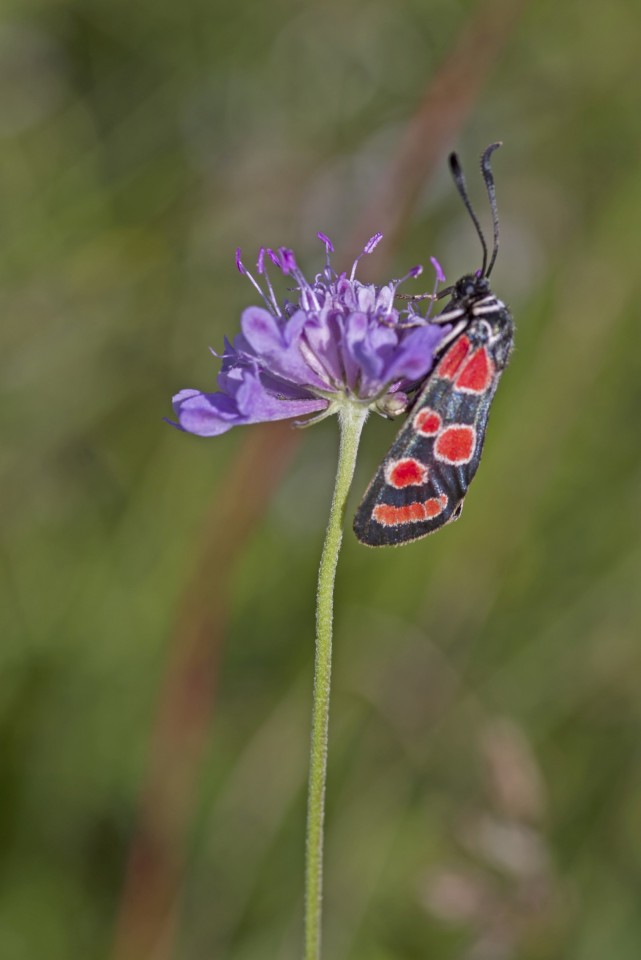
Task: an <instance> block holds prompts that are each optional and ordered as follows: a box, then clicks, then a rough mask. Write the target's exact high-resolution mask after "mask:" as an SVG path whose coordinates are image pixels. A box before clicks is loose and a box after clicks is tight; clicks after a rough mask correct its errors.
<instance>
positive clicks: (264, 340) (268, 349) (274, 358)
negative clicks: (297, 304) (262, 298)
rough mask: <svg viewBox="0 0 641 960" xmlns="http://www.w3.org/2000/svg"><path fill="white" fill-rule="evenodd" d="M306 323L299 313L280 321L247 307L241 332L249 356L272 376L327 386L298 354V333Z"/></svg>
mask: <svg viewBox="0 0 641 960" xmlns="http://www.w3.org/2000/svg"><path fill="white" fill-rule="evenodd" d="M305 321H306V316H305V313H304V312H303V311H302V310H298V311H297V312H296V313H295V314H294V315H293V316H292V317H290V318H289V319H288V320H285V321H281V320H278V319H277V318H276V317H274V316H272V314H271V313H269V311H268V310H264V309H263V308H262V307H248V308H247V310H245V311H243V315H242V317H241V329H242V331H243V337H244V339H245V341H246V342H247V344H248V345H249V347H250V349H251V351H252V353H253V354H254V355H255V356H256V357H257V358H259V359H260V360H261V361H262V365H263V366H265V367H267V368H269V369H270V370H271V371H272V372H273V373H276V374H278V375H279V376H281V377H284V378H285V379H286V380H291V381H293V382H294V383H298V384H301V385H306V384H313V385H315V386H318V387H321V386H326V384H323V383H322V381H321V380H319V378H318V377H317V375H316V374H315V373H314V372H313V370H311V369H310V367H309V366H308V364H307V363H306V362H305V359H304V357H303V355H302V353H301V351H300V345H299V344H300V333H301V330H302V328H303V326H304V324H305Z"/></svg>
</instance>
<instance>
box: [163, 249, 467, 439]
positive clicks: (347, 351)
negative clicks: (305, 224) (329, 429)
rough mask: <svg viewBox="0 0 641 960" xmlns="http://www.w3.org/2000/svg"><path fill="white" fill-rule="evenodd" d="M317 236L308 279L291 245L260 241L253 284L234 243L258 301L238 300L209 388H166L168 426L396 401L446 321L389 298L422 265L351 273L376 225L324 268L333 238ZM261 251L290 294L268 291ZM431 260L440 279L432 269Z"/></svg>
mask: <svg viewBox="0 0 641 960" xmlns="http://www.w3.org/2000/svg"><path fill="white" fill-rule="evenodd" d="M318 237H319V239H320V240H321V241H322V242H323V243H324V244H325V249H326V254H327V258H326V264H325V268H324V270H323V271H322V273H319V274H318V275H317V276H316V278H315V280H314V282H313V283H310V282H309V281H308V280H307V279H306V278H305V276H304V275H303V273H302V272H301V270H300V268H299V267H298V265H297V263H296V259H295V257H294V254H293V252H292V251H291V250H287V249H285V248H282V247H281V248H280V249H279V250H278V251H277V252H275V251H273V250H270V249H268V248H267V249H265V248H261V250H260V253H259V256H258V263H257V270H258V275H259V276H260V277H262V280H263V286H261V284H259V283H258V282H257V281H256V279H255V278H254V277H253V276H252V274H250V273H249V272H248V271H247V270H246V269H245V267H244V265H243V263H242V261H241V259H240V251H238V252H237V254H236V264H237V266H238V269H239V270H240V272H241V273H242V274H243V275H244V276H246V277H247V278H248V279H249V280H250V281H251V283H252V284H253V285H254V287H255V288H256V290H257V291H258V293H259V294H260V296H261V298H262V300H263V302H264V306H260V307H257V306H254V307H248V308H247V309H246V310H245V311H244V312H243V315H242V317H241V323H240V325H241V333H240V334H238V335H237V336H236V337H235V339H234V342H233V344H232V343H230V342H229V341H228V340H227V339H225V349H224V352H223V354H222V368H221V371H220V373H219V375H218V387H219V389H218V391H217V392H215V393H202V392H201V391H200V390H181V391H180V393H177V394H176V396H175V397H174V398H173V404H174V410H175V413H176V418H177V423H173V426H176V427H178V428H179V429H181V430H186V431H188V432H189V433H195V434H198V435H199V436H201V437H213V436H216V435H217V434H219V433H224V432H225V431H226V430H229V429H230V428H231V427H235V426H238V425H239V424H244V423H259V422H262V421H265V420H282V419H285V418H287V417H297V418H299V417H302V416H305V415H306V414H315V416H314V417H312V418H311V420H317V419H321V418H322V417H324V416H327V415H329V414H330V413H335V412H336V411H337V410H338V409H339V407H340V405H341V404H343V403H358V404H362V405H365V406H367V407H369V408H370V409H374V410H377V411H378V412H379V413H383V414H385V415H392V414H396V413H400V412H401V411H402V410H404V409H405V408H406V406H407V403H408V397H407V394H408V392H409V391H411V390H412V389H413V388H415V387H416V386H417V385H418V384H419V383H420V381H421V380H422V379H423V378H424V377H425V376H426V374H427V373H429V371H430V369H431V367H432V364H433V362H434V350H435V348H436V347H437V346H438V344H439V342H440V340H441V338H442V336H443V335H444V334H445V333H446V332H447V330H449V327H447V326H443V325H438V324H435V323H430V322H429V321H428V319H427V317H422V316H420V315H419V314H418V313H417V312H416V310H415V307H414V304H413V303H412V302H409V303H408V305H407V306H406V307H404V308H403V309H399V308H398V307H396V306H395V305H394V298H395V296H396V290H397V287H398V286H399V284H400V283H402V280H405V279H407V278H408V277H417V276H418V275H419V274H420V273H421V272H422V267H414V268H413V269H412V270H410V271H409V273H408V274H407V276H406V277H403V278H402V280H392V281H391V282H390V283H388V284H387V285H386V286H382V287H378V286H375V285H374V284H365V283H361V282H360V281H358V280H356V279H355V274H356V267H357V265H358V261H359V260H360V259H361V257H362V256H364V255H365V254H368V253H371V252H372V251H373V250H374V249H375V247H376V246H377V245H378V243H379V242H380V240H381V239H382V234H380V233H377V234H375V235H374V236H373V237H372V238H371V239H370V240H369V241H368V243H367V244H366V246H365V248H364V249H363V252H362V254H361V255H360V257H357V259H356V260H355V261H354V265H353V267H352V270H351V273H350V274H349V276H348V275H347V274H345V273H342V274H337V273H336V272H335V271H334V270H333V269H332V266H331V263H330V254H331V253H332V252H333V249H334V248H333V246H332V244H331V242H330V240H329V239H328V238H327V237H326V236H325V235H324V234H322V233H319V234H318ZM266 257H268V258H269V259H270V260H271V261H272V262H273V263H274V264H275V265H276V267H277V268H278V269H279V270H280V271H281V272H282V273H283V274H284V275H285V276H286V277H291V278H292V279H293V280H294V282H295V284H296V286H295V288H294V292H295V299H294V300H293V301H289V300H285V301H283V302H281V303H279V301H278V300H277V299H276V294H275V292H274V289H273V287H272V284H271V281H270V278H269V276H268V273H267V269H266V264H265V259H266ZM432 262H433V264H434V266H435V269H436V273H437V280H441V279H442V271H441V269H440V267H439V266H438V264H437V263H436V261H434V260H433V261H432ZM263 287H264V289H263ZM428 315H429V314H428ZM311 420H308V421H306V422H311ZM169 422H170V423H172V421H169Z"/></svg>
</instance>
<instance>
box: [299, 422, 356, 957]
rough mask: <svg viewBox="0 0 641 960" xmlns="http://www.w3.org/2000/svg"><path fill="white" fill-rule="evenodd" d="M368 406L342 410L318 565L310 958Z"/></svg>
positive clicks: (317, 918)
mask: <svg viewBox="0 0 641 960" xmlns="http://www.w3.org/2000/svg"><path fill="white" fill-rule="evenodd" d="M366 419H367V408H366V407H361V406H358V405H356V404H349V405H348V404H345V406H343V407H342V408H341V410H340V412H339V423H340V448H339V454H338V469H337V472H336V485H335V487H334V496H333V498H332V506H331V509H330V513H329V523H328V525H327V533H326V535H325V543H324V545H323V553H322V556H321V562H320V568H319V571H318V593H317V597H316V658H315V663H314V698H313V707H312V738H311V749H310V763H309V792H308V798H307V858H306V866H305V960H320V943H321V917H322V900H323V823H324V820H325V780H326V777H327V736H328V729H329V695H330V685H331V670H332V622H333V613H334V583H335V580H336V566H337V564H338V554H339V552H340V548H341V541H342V539H343V518H344V516H345V504H346V502H347V495H348V494H349V489H350V486H351V483H352V477H353V476H354V467H355V466H356V454H357V452H358V444H359V440H360V437H361V431H362V429H363V425H364V423H365V420H366Z"/></svg>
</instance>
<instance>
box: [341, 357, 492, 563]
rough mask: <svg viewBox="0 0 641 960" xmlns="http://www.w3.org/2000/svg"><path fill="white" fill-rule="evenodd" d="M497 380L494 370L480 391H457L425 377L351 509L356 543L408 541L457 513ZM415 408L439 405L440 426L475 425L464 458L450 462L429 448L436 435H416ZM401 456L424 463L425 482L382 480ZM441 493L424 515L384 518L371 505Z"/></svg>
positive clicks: (394, 503)
mask: <svg viewBox="0 0 641 960" xmlns="http://www.w3.org/2000/svg"><path fill="white" fill-rule="evenodd" d="M498 380H499V375H498V374H496V375H495V376H494V381H493V383H492V385H491V387H490V388H489V389H488V390H486V391H485V393H484V394H483V395H482V396H480V397H477V396H472V395H468V394H463V393H458V392H457V391H456V390H454V387H453V383H452V381H451V380H442V379H440V378H437V377H434V378H433V379H430V380H428V382H427V385H426V386H425V388H424V389H423V391H422V393H421V394H420V395H419V397H418V398H417V400H416V403H415V404H414V405H413V407H412V410H411V412H410V414H409V416H408V419H407V421H406V423H405V425H404V426H403V427H402V429H401V430H400V432H399V434H398V436H397V437H396V440H395V441H394V443H393V444H392V446H391V448H390V450H389V453H388V454H387V456H386V457H385V460H384V461H383V463H382V464H381V466H380V467H379V469H378V470H377V471H376V474H375V476H374V479H373V480H372V482H371V483H370V485H369V487H368V488H367V490H366V491H365V496H364V497H363V500H362V502H361V504H360V506H359V508H358V510H357V512H356V516H355V517H354V533H355V534H356V536H357V537H358V539H359V540H360V541H361V543H364V544H366V545H368V546H372V547H378V546H388V545H395V544H400V543H409V542H410V541H411V540H419V539H420V538H421V537H425V536H426V535H427V534H428V533H434V532H435V531H436V530H439V529H440V528H441V527H442V526H444V525H445V524H446V523H449V522H451V521H452V520H456V519H458V516H459V515H460V512H461V508H462V503H463V499H464V497H465V494H466V493H467V488H468V487H469V485H470V483H471V482H472V479H473V477H474V474H475V473H476V471H477V468H478V465H479V461H480V459H481V453H482V450H483V442H484V439H485V428H486V426H487V420H488V416H489V412H490V405H491V403H492V398H493V396H494V393H495V391H496V387H497V385H498ZM421 410H438V411H440V412H441V416H442V418H443V425H444V426H448V425H451V424H464V425H470V426H473V427H474V428H475V431H476V437H477V441H476V445H475V448H474V453H473V455H472V457H471V459H470V460H469V461H468V462H467V463H464V464H460V465H458V466H456V465H453V464H449V463H442V462H440V461H439V460H437V459H436V457H435V456H434V453H433V449H434V443H435V439H436V438H435V437H424V436H421V435H419V434H417V432H416V430H415V429H414V418H415V417H416V415H417V414H418V413H419V412H420V411H421ZM405 458H408V459H413V460H417V461H418V462H419V463H422V464H424V465H425V466H426V467H427V469H428V478H427V482H426V483H425V484H422V485H420V486H419V485H412V486H406V487H402V488H400V489H397V488H395V487H393V486H391V485H390V484H389V483H388V481H387V473H388V471H389V464H390V463H394V462H396V461H399V460H403V459H405ZM444 497H446V498H447V500H446V501H445V506H444V507H443V509H442V510H441V511H440V512H439V513H438V515H436V516H434V517H431V518H428V519H425V520H417V521H410V522H407V521H405V522H402V523H401V522H397V523H394V522H391V523H389V524H385V523H379V522H377V521H376V520H375V519H374V515H375V514H374V511H375V509H376V507H378V506H380V505H389V506H393V507H408V506H410V505H411V504H415V503H425V502H427V501H428V500H437V501H439V500H440V499H441V498H444ZM441 502H443V501H441Z"/></svg>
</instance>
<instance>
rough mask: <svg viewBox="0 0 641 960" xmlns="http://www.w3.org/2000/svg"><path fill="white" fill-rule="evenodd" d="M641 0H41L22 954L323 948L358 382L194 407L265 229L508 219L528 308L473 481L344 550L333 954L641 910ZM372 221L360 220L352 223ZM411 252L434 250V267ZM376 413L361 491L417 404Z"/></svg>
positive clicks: (5, 130) (397, 954)
mask: <svg viewBox="0 0 641 960" xmlns="http://www.w3.org/2000/svg"><path fill="white" fill-rule="evenodd" d="M640 46H641V11H640V9H639V5H638V3H637V2H636V0H610V2H608V3H607V4H604V3H602V2H598V0H581V2H579V0H568V2H565V3H558V2H552V0H540V2H539V0H537V2H536V3H534V2H532V3H530V4H527V3H525V2H521V3H517V2H516V0H513V2H509V3H505V2H503V0H500V2H499V0H485V2H483V0H478V2H467V0H466V2H462V0H461V2H452V0H448V2H444V0H405V2H402V3H399V2H398V0H372V2H366V0H341V2H333V0H330V2H327V3H316V4H314V3H312V2H309V0H302V2H301V0H299V2H295V0H277V2H275V3H269V4H267V3H264V2H258V0H245V2H242V3H231V2H223V0H219V2H217V3H205V2H203V0H182V2H181V3H172V2H168V0H153V2H152V0H138V2H136V3H126V2H123V0H46V2H45V0H19V2H12V0H7V2H6V3H5V4H3V9H2V13H1V19H0V237H1V242H2V255H1V256H0V274H1V283H0V297H1V300H2V322H1V325H0V338H1V339H0V343H1V348H0V365H1V367H2V388H1V389H2V398H3V399H2V406H1V412H0V417H1V418H2V443H1V445H0V474H1V481H2V497H1V499H0V511H1V513H2V524H1V525H2V532H1V553H0V558H1V559H0V562H1V569H2V583H1V587H0V590H1V595H0V631H1V642H0V660H1V668H0V856H1V863H0V956H1V957H2V958H7V960H36V958H42V957H46V958H47V960H69V958H79V957H82V958H83V960H99V958H100V960H103V958H108V960H171V958H179V957H180V958H181V960H205V958H207V960H211V958H216V960H232V958H233V960H263V958H266V957H270V958H273V960H276V958H278V960H290V958H296V957H298V956H300V942H301V929H302V924H301V917H302V896H301V877H302V864H303V834H304V807H305V787H306V775H307V759H306V749H307V742H308V731H309V699H310V689H311V668H312V654H313V650H312V646H313V610H314V586H315V575H316V568H317V562H318V557H319V550H320V544H321V540H322V536H323V529H324V520H325V517H326V513H327V507H328V501H329V497H330V490H331V484H332V470H333V466H334V463H335V455H336V444H337V437H336V424H335V423H334V422H332V421H329V422H325V423H323V424H321V425H319V426H318V427H316V428H314V429H313V430H310V431H304V432H302V433H301V432H297V431H294V430H292V429H291V428H290V427H289V425H284V426H282V427H279V426H273V425H272V426H268V427H265V428H262V427H252V428H248V429H247V430H245V431H244V432H243V431H240V430H239V431H235V432H231V433H229V434H227V435H225V436H223V437H220V438H217V439H215V440H208V441H207V440H199V439H197V438H193V437H189V436H187V435H182V434H180V433H178V432H175V431H173V430H172V429H171V428H170V427H168V426H166V425H165V424H164V423H163V422H162V419H161V418H162V416H163V415H167V414H169V413H170V405H169V401H170V396H171V394H172V393H174V392H176V391H177V390H178V389H181V388H183V387H187V386H195V387H200V388H211V387H212V386H213V384H214V382H215V375H216V371H217V364H216V361H215V360H214V358H213V357H212V356H211V355H210V353H209V350H208V347H209V346H210V345H211V346H213V347H215V348H220V346H221V344H222V338H223V335H224V334H225V333H227V334H233V333H234V332H235V330H236V329H237V327H238V318H239V314H240V311H241V309H242V308H243V306H245V305H247V304H249V303H251V302H254V296H253V292H252V289H251V288H250V287H249V286H248V284H247V282H246V281H245V280H244V279H243V278H242V277H240V276H239V274H238V273H237V272H236V270H235V267H234V260H233V253H234V249H235V248H236V246H241V247H242V248H243V250H244V251H245V255H246V257H247V259H248V260H251V259H252V257H253V251H254V250H256V248H257V247H258V246H259V245H261V244H269V245H273V246H276V245H279V244H286V245H289V246H293V247H295V248H296V250H297V252H298V256H299V260H300V261H301V262H303V263H304V264H305V265H306V268H307V269H308V271H309V272H312V273H313V272H314V270H315V268H316V267H317V265H318V264H320V263H321V261H322V250H321V249H320V245H319V244H318V242H317V241H316V240H315V239H314V238H315V234H316V231H317V230H323V231H325V232H326V233H328V234H329V235H330V236H332V237H333V239H334V241H335V243H336V245H337V247H338V248H339V251H340V253H339V254H338V261H339V262H343V263H344V264H345V265H347V264H348V262H349V258H350V257H351V256H352V255H353V253H354V252H356V251H357V249H358V248H360V247H361V246H362V244H363V243H364V241H365V240H366V239H367V237H368V236H369V234H370V233H372V232H373V231H374V230H375V229H377V228H380V229H382V230H384V231H385V232H386V234H387V237H386V242H385V244H384V245H382V247H381V248H380V249H379V251H377V254H376V258H378V259H375V258H372V262H371V263H369V264H368V269H370V268H371V270H372V273H371V274H370V275H369V276H370V277H372V278H373V277H374V276H378V277H379V279H383V278H384V277H386V276H389V275H396V276H398V275H399V274H401V273H403V272H405V270H406V269H407V268H408V267H409V266H411V265H413V264H414V263H416V262H421V261H422V262H427V259H428V257H429V256H430V255H431V254H436V255H437V256H438V257H439V259H440V260H441V262H442V263H443V265H444V268H445V270H446V272H447V274H448V277H449V278H455V277H456V276H457V275H459V274H460V273H462V272H465V271H467V270H469V269H470V268H471V267H472V268H474V267H476V266H477V265H478V263H479V250H478V244H477V241H476V239H475V236H474V233H473V230H472V228H471V225H470V223H469V221H468V220H467V218H466V216H465V213H464V211H463V209H462V205H461V204H460V201H459V200H458V198H457V196H456V194H455V191H454V189H453V187H452V184H451V181H450V180H449V177H448V174H447V169H446V163H445V158H446V156H447V152H448V151H449V150H450V149H452V148H454V147H456V148H457V149H458V150H459V151H460V152H461V155H462V158H463V160H464V163H465V165H466V168H467V173H468V182H469V183H470V189H471V192H472V195H473V197H474V198H475V199H476V201H477V204H478V206H479V209H480V211H481V216H482V218H483V220H484V223H485V224H486V225H487V224H488V216H487V210H486V207H485V205H484V204H485V199H484V192H483V189H482V184H481V182H480V178H479V177H478V175H477V166H476V164H477V159H478V156H479V154H480V152H481V150H482V149H483V148H484V147H485V146H486V145H487V144H488V143H489V142H491V141H492V140H495V139H502V140H503V141H504V144H505V145H504V147H503V149H502V150H501V151H500V152H499V153H498V154H496V156H495V164H494V166H495V172H496V177H497V185H498V196H499V205H500V210H501V214H502V228H503V246H502V250H501V254H500V257H499V262H498V265H497V268H496V271H495V274H494V287H495V290H496V292H497V293H498V294H499V295H500V296H501V297H502V298H503V299H505V300H507V301H508V302H509V303H510V304H511V307H512V309H513V312H514V315H515V318H516V321H517V326H518V340H517V350H516V352H515V355H514V358H513V362H512V364H511V366H510V368H509V370H508V371H507V373H506V374H505V376H504V378H503V382H502V385H501V389H500V391H499V394H498V397H497V399H496V403H495V408H494V413H493V417H492V421H491V424H490V430H489V436H488V442H487V445H486V452H485V455H484V460H483V464H482V467H481V470H480V471H479V475H478V478H477V479H476V481H475V483H474V486H473V488H472V491H471V494H470V496H469V498H468V502H467V504H466V507H465V511H464V515H463V518H462V520H461V521H460V522H459V523H457V524H455V525H453V526H452V527H450V528H448V529H446V530H445V531H443V532H442V533H440V534H439V535H438V536H437V537H434V538H430V539H428V540H425V541H421V542H418V543H416V544H413V545H410V546H407V547H405V548H403V549H399V550H389V551H368V550H366V549H364V548H362V547H360V546H359V545H358V544H357V542H356V541H355V539H354V538H353V537H352V535H351V534H348V535H347V537H346V540H345V546H344V552H343V556H342V560H341V565H340V568H339V579H338V596H337V611H336V637H335V680H334V696H333V715H332V727H331V756H330V769H329V807H328V824H327V826H328V835H327V868H326V883H327V894H326V924H325V948H326V952H325V956H326V957H327V958H328V960H330V958H331V960H347V958H349V960H424V958H428V957H431V958H438V960H512V958H523V960H529V958H532V960H534V958H537V960H543V958H550V960H551V958H558V957H564V958H567V960H570V958H573V960H593V958H594V960H602V958H604V957H616V960H628V958H630V960H633V958H634V960H637V958H638V957H639V955H640V954H641V910H640V909H639V900H640V897H641V892H640V891H641V746H640V745H641V695H640V687H641V637H640V628H641V589H640V583H641V542H640V533H641V530H640V488H641V443H640V430H639V425H640V411H641V317H640V310H639V302H640V300H641V271H640V270H639V248H640V245H641V67H640V66H639V48H640ZM341 258H342V260H341ZM416 289H417V290H419V289H420V286H419V283H418V282H417V284H416ZM394 430H395V427H394V425H393V424H389V423H386V422H384V421H382V420H376V422H374V421H372V422H371V423H370V424H369V425H368V428H367V431H366V436H365V440H364V445H363V450H362V454H361V458H360V465H359V469H358V474H357V478H356V483H355V490H354V504H356V503H357V501H358V497H359V495H360V493H361V492H362V490H363V489H364V487H365V485H366V483H367V482H368V480H369V477H370V475H371V473H372V472H373V470H374V467H375V465H376V464H377V462H378V461H379V459H380V457H381V456H382V454H383V452H384V450H385V449H386V447H387V445H388V444H389V442H390V440H391V437H392V435H393V433H394Z"/></svg>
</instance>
